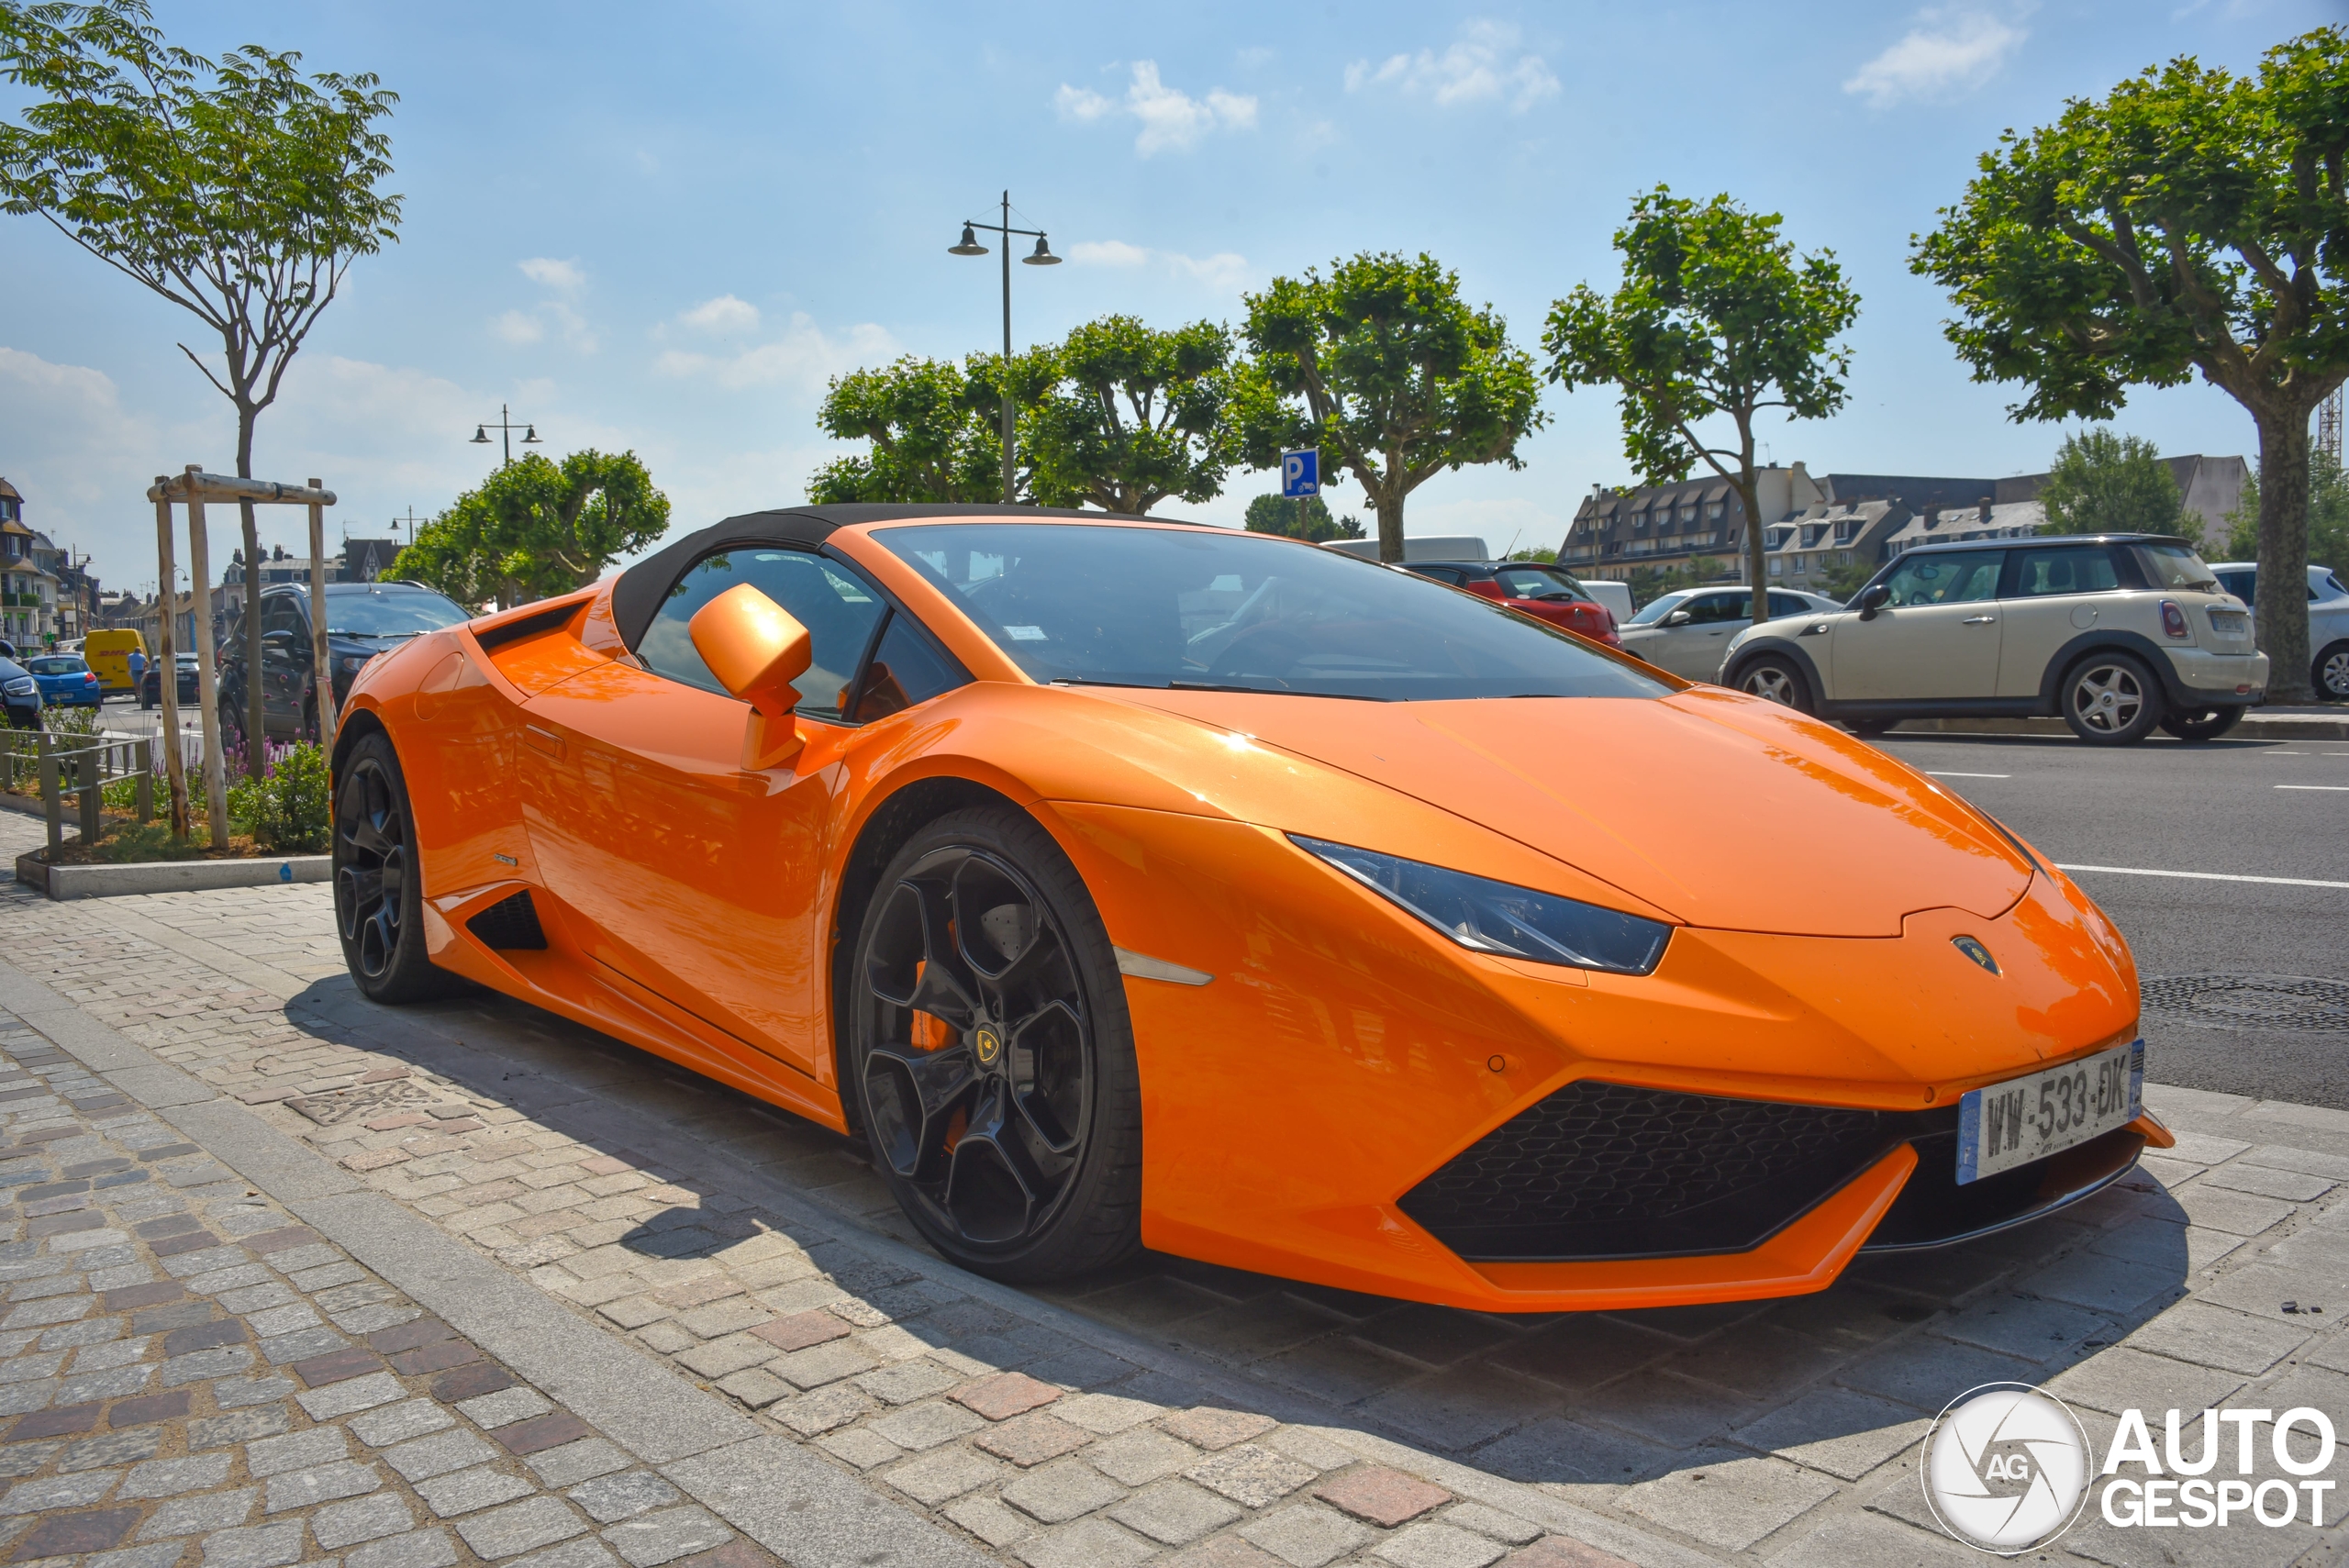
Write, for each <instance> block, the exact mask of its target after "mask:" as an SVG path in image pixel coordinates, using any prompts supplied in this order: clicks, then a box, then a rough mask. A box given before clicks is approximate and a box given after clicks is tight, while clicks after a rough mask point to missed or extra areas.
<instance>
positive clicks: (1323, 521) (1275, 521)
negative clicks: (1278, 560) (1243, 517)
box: [1248, 495, 1364, 544]
mask: <svg viewBox="0 0 2349 1568" xmlns="http://www.w3.org/2000/svg"><path fill="white" fill-rule="evenodd" d="M1248 531H1249V532H1250V533H1252V534H1280V535H1282V536H1284V537H1285V538H1287V539H1305V540H1307V541H1308V542H1309V543H1313V544H1321V543H1324V542H1326V541H1327V540H1330V539H1361V538H1363V537H1364V535H1363V531H1362V520H1361V519H1360V518H1358V517H1332V516H1330V506H1329V503H1328V502H1326V501H1324V500H1322V499H1321V497H1320V496H1319V495H1306V496H1288V495H1259V496H1257V497H1256V498H1255V499H1254V500H1252V501H1251V502H1249V503H1248Z"/></svg>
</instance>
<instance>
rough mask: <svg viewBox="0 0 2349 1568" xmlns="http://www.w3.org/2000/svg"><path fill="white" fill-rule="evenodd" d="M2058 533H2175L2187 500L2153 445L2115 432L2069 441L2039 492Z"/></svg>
mask: <svg viewBox="0 0 2349 1568" xmlns="http://www.w3.org/2000/svg"><path fill="white" fill-rule="evenodd" d="M2039 500H2040V504H2041V505H2042V506H2045V507H2046V508H2047V531H2048V532H2049V533H2055V534H2103V533H2149V534H2166V533H2176V532H2177V531H2179V529H2180V528H2182V527H2185V526H2188V525H2185V524H2182V523H2181V521H2180V517H2181V515H2182V513H2183V512H2184V509H2185V504H2186V503H2185V498H2184V497H2183V496H2181V495H2179V494H2178V490H2177V481H2176V479H2174V478H2172V477H2171V475H2170V472H2169V465H2168V464H2167V463H2165V462H2162V460H2161V454H2160V453H2159V452H2158V451H2156V450H2154V443H2153V442H2151V441H2147V440H2140V439H2138V438H2137V437H2135V436H2116V435H2114V434H2113V433H2112V432H2111V431H2110V430H2106V429H2095V430H2082V431H2080V432H2079V433H2078V434H2077V435H2072V436H2065V438H2064V444H2063V445H2062V446H2061V447H2059V448H2057V449H2056V451H2055V464H2054V468H2053V469H2051V470H2050V471H2049V472H2048V475H2047V484H2046V485H2045V487H2044V488H2043V489H2042V490H2041V491H2040V492H2039Z"/></svg>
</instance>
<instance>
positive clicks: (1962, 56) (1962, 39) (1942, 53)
mask: <svg viewBox="0 0 2349 1568" xmlns="http://www.w3.org/2000/svg"><path fill="white" fill-rule="evenodd" d="M2027 36H2029V35H2027V34H2026V33H2025V32H2024V31H2023V30H2022V29H2021V28H2018V27H2015V26H2013V25H2012V24H2010V23H2008V22H2004V21H2001V20H1999V19H1998V17H1993V16H1990V15H1988V14H1987V13H1985V12H1981V11H1956V10H1943V9H1927V10H1923V11H1920V12H1919V13H1917V22H1916V25H1915V26H1914V27H1912V28H1909V32H1908V34H1907V36H1905V37H1904V38H1902V39H1900V41H1899V42H1898V43H1896V44H1894V45H1893V46H1892V47H1891V48H1889V49H1887V50H1885V51H1884V52H1883V53H1882V54H1879V55H1877V56H1876V58H1875V59H1874V60H1871V61H1868V62H1867V63H1866V64H1865V65H1863V66H1861V67H1860V68H1859V70H1858V71H1857V72H1854V73H1853V76H1852V78H1851V80H1850V81H1848V82H1846V83H1843V91H1845V92H1846V93H1857V94H1859V95H1862V96H1863V97H1865V98H1866V99H1867V100H1868V102H1869V103H1870V105H1872V106H1875V107H1876V108H1879V109H1883V108H1890V107H1892V106H1895V105H1898V104H1902V103H1909V102H1914V101H1920V100H1921V101H1925V102H1932V101H1936V100H1941V99H1947V98H1954V97H1956V96H1958V95H1961V94H1965V93H1970V92H1972V91H1973V90H1974V89H1976V88H1977V87H1979V86H1981V85H1982V84H1983V83H1987V82H1988V81H1989V80H1990V78H1992V77H1993V76H1996V75H1997V74H1998V72H1999V69H2000V68H2001V67H2003V66H2004V65H2005V64H2006V63H2007V61H2008V59H2009V57H2010V56H2012V55H2013V53H2014V52H2015V50H2018V49H2020V48H2021V47H2022V42H2023V39H2025V38H2026V37H2027Z"/></svg>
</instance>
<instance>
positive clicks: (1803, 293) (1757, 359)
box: [1542, 185, 1860, 622]
mask: <svg viewBox="0 0 2349 1568" xmlns="http://www.w3.org/2000/svg"><path fill="white" fill-rule="evenodd" d="M1782 221H1783V220H1782V219H1781V218H1780V217H1779V215H1777V214H1776V213H1756V212H1749V211H1748V210H1746V209H1745V208H1744V207H1743V206H1740V205H1739V204H1738V203H1736V202H1734V201H1732V200H1731V198H1730V197H1728V196H1727V195H1717V196H1715V197H1713V198H1712V199H1711V200H1710V201H1707V202H1703V203H1698V202H1696V201H1693V200H1690V199H1689V198H1687V197H1684V196H1675V195H1673V194H1672V192H1671V190H1670V189H1669V188H1668V187H1666V186H1664V185H1658V186H1657V187H1656V188H1655V189H1654V190H1653V191H1651V192H1649V193H1647V194H1646V195H1642V196H1640V197H1639V198H1638V199H1636V200H1635V201H1634V202H1633V203H1632V204H1631V221H1630V223H1628V224H1627V225H1626V226H1625V227H1623V228H1620V229H1618V230H1616V232H1615V249H1616V250H1619V251H1620V252H1621V253H1622V257H1623V274H1622V282H1621V283H1620V285H1619V286H1618V287H1617V289H1616V291H1615V293H1614V294H1613V295H1602V294H1599V293H1598V291H1597V290H1595V289H1593V288H1591V287H1590V286H1589V285H1588V284H1576V285H1575V289H1574V292H1573V293H1572V294H1569V295H1567V296H1566V297H1565V298H1564V299H1561V300H1559V301H1557V302H1556V303H1555V304H1554V305H1553V306H1552V307H1551V311H1550V318H1549V322H1548V325H1547V327H1546V329H1545V330H1544V331H1543V333H1542V347H1543V349H1545V350H1548V352H1549V354H1550V366H1549V375H1550V379H1551V380H1552V381H1554V382H1557V383H1559V384H1562V385H1564V386H1565V387H1566V388H1567V389H1568V390H1572V389H1574V388H1575V387H1580V386H1612V387H1614V388H1615V389H1616V390H1617V392H1618V393H1619V394H1620V395H1621V398H1622V408H1623V451H1624V455H1625V456H1627V457H1629V458H1630V459H1631V463H1632V466H1633V467H1635V468H1637V469H1638V470H1639V472H1640V474H1641V476H1642V481H1643V482H1644V483H1646V484H1672V483H1674V482H1675V481H1678V480H1682V479H1686V478H1687V476H1688V474H1689V472H1690V471H1691V470H1692V469H1693V468H1695V467H1696V465H1697V464H1698V462H1703V463H1704V464H1705V465H1706V466H1707V467H1709V468H1710V469H1711V470H1712V471H1713V472H1714V473H1718V474H1720V476H1721V477H1722V478H1724V479H1726V480H1728V481H1729V482H1730V484H1732V485H1734V486H1735V487H1736V489H1737V494H1738V497H1739V499H1740V500H1741V501H1742V503H1743V505H1744V511H1745V518H1746V526H1745V541H1744V543H1745V567H1746V580H1747V581H1748V582H1750V583H1755V584H1759V583H1763V582H1765V581H1766V577H1765V572H1764V562H1765V555H1764V550H1763V529H1764V528H1765V527H1766V526H1767V525H1768V524H1770V523H1772V522H1775V521H1776V518H1771V517H1763V516H1762V515H1761V506H1760V502H1759V498H1758V496H1757V495H1756V490H1757V484H1756V474H1757V473H1758V470H1757V468H1756V466H1755V463H1754V461H1753V459H1754V445H1755V436H1754V418H1755V416H1756V415H1757V414H1758V413H1759V412H1760V411H1761V410H1763V409H1765V408H1775V409H1781V410H1783V411H1784V412H1785V414H1786V416H1787V417H1789V418H1794V419H1820V418H1825V417H1827V416H1828V415H1830V414H1832V413H1834V412H1835V411H1836V410H1837V409H1839V408H1841V407H1842V406H1843V402H1844V398H1845V395H1846V394H1845V389H1844V378H1845V377H1846V376H1847V375H1849V374H1850V373H1851V364H1852V356H1851V351H1850V350H1848V349H1845V348H1843V347H1842V346H1841V345H1839V344H1838V342H1837V341H1836V339H1839V338H1841V337H1842V335H1843V333H1844V332H1845V331H1847V330H1848V329H1849V328H1851V325H1852V322H1853V321H1854V319H1855V318H1856V317H1858V315H1859V309H1860V296H1859V295H1858V294H1857V293H1855V292H1854V290H1853V289H1852V288H1851V286H1850V285H1849V284H1846V283H1845V282H1844V281H1843V273H1842V267H1841V266H1840V265H1839V264H1838V263H1837V261H1836V260H1835V253H1834V252H1833V251H1831V250H1817V251H1814V252H1812V253H1810V254H1809V255H1799V254H1798V253H1797V251H1796V250H1795V248H1794V245H1793V244H1792V242H1791V241H1788V240H1787V239H1784V238H1782V237H1781V236H1780V234H1779V226H1780V224H1781V222H1782ZM1723 416H1726V417H1728V418H1729V420H1730V421H1731V431H1730V432H1729V434H1730V437H1731V439H1730V440H1729V442H1728V444H1722V443H1721V441H1720V439H1717V438H1716V437H1714V436H1710V435H1708V434H1707V433H1706V432H1705V431H1703V430H1701V429H1700V428H1699V427H1700V426H1703V425H1704V424H1705V423H1706V422H1707V421H1708V420H1711V419H1714V418H1718V417H1723ZM1766 598H1767V595H1762V594H1756V595H1753V618H1754V620H1755V621H1756V622H1760V621H1762V620H1765V619H1767V618H1768V610H1767V606H1766V602H1765V601H1766Z"/></svg>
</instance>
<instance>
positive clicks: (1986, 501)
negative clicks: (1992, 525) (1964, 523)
mask: <svg viewBox="0 0 2349 1568" xmlns="http://www.w3.org/2000/svg"><path fill="white" fill-rule="evenodd" d="M1976 516H1977V517H1979V518H1980V519H1981V521H1982V522H1983V523H1984V524H1985V525H1987V524H1988V522H1989V521H1990V497H1988V496H1987V495H1985V496H1983V497H1982V506H1981V510H1980V511H1979V512H1978V513H1976Z"/></svg>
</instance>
